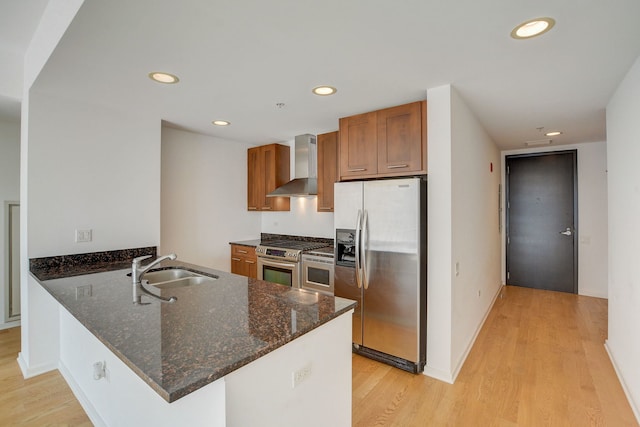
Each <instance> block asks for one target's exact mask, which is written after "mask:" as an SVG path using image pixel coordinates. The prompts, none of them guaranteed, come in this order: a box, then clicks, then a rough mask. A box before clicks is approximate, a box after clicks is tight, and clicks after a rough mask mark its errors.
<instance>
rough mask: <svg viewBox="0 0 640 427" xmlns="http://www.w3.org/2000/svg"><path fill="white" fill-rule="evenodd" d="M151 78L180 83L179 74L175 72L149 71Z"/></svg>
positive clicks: (158, 80) (160, 81)
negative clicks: (176, 74) (174, 73)
mask: <svg viewBox="0 0 640 427" xmlns="http://www.w3.org/2000/svg"><path fill="white" fill-rule="evenodd" d="M149 78H150V79H151V80H153V81H156V82H158V83H166V84H173V83H178V82H179V81H180V79H179V78H178V76H174V75H173V74H169V73H163V72H161V71H154V72H152V73H149Z"/></svg>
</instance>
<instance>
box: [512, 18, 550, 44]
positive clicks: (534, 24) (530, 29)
mask: <svg viewBox="0 0 640 427" xmlns="http://www.w3.org/2000/svg"><path fill="white" fill-rule="evenodd" d="M555 24H556V21H555V19H553V18H536V19H532V20H530V21H527V22H523V23H522V24H520V25H518V26H517V27H515V28H514V29H513V30H512V31H511V37H513V38H514V39H528V38H531V37H535V36H539V35H541V34H544V33H546V32H547V31H549V30H550V29H552V28H553V26H554V25H555Z"/></svg>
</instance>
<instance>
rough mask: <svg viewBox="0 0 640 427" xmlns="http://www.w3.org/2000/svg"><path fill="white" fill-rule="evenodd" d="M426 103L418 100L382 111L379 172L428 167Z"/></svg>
mask: <svg viewBox="0 0 640 427" xmlns="http://www.w3.org/2000/svg"><path fill="white" fill-rule="evenodd" d="M422 104H424V102H414V103H411V104H406V105H400V106H398V107H392V108H386V109H384V110H379V111H378V116H377V127H378V174H379V175H402V174H404V173H407V174H409V173H415V172H421V171H425V170H426V133H425V138H424V141H423V132H422V123H423V120H422V116H423V108H422ZM423 142H424V144H423ZM423 158H424V160H425V164H424V165H423Z"/></svg>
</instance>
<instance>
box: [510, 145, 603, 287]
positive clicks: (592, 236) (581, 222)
mask: <svg viewBox="0 0 640 427" xmlns="http://www.w3.org/2000/svg"><path fill="white" fill-rule="evenodd" d="M564 150H577V157H578V223H577V225H576V229H577V232H578V294H580V295H587V296H593V297H598V298H607V281H608V279H607V253H608V243H607V222H608V220H607V144H606V143H605V142H593V143H585V144H571V145H559V146H555V147H545V148H540V147H537V148H528V149H521V150H508V151H503V152H502V168H503V170H504V162H505V157H506V156H510V155H517V154H526V153H542V152H553V151H564ZM502 183H503V188H505V187H504V185H505V181H504V178H503V181H502ZM504 195H505V192H503V200H504ZM503 205H504V203H503ZM505 214H506V212H503V216H502V221H503V224H504V223H505V222H504V221H505ZM501 245H502V268H501V277H502V283H505V280H506V279H505V271H506V265H505V259H506V247H505V241H504V239H502V243H501Z"/></svg>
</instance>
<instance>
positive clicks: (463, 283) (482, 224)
mask: <svg viewBox="0 0 640 427" xmlns="http://www.w3.org/2000/svg"><path fill="white" fill-rule="evenodd" d="M451 111H452V113H451V117H452V126H451V127H452V132H451V146H452V153H451V164H452V237H451V240H452V244H451V248H452V259H451V262H452V271H453V278H452V290H453V294H452V312H451V316H452V337H451V339H452V341H451V363H452V368H453V377H454V378H455V377H456V376H457V375H458V372H459V371H460V368H461V367H462V364H463V363H464V360H465V359H466V357H467V354H468V353H469V351H470V350H471V346H472V345H473V342H474V341H475V338H476V335H477V334H478V333H479V332H480V327H481V326H482V324H483V323H484V318H485V316H486V315H487V314H488V312H489V309H490V308H491V305H492V304H493V301H494V299H495V297H496V295H497V293H498V291H499V289H500V288H501V282H500V259H501V252H500V240H501V231H500V229H499V222H498V210H499V208H498V195H499V185H500V179H501V172H500V171H501V168H500V167H499V165H500V152H499V150H498V147H497V146H496V145H495V143H494V142H493V140H491V138H490V137H489V135H488V134H487V133H486V131H485V130H484V128H483V127H482V125H481V124H480V122H479V121H478V119H477V118H476V117H475V115H474V114H473V112H472V111H471V110H470V109H469V108H468V107H467V105H466V104H465V103H464V100H463V99H462V98H461V97H460V95H459V94H458V92H457V91H456V90H455V88H454V89H453V91H452V93H451ZM491 165H493V170H491ZM456 265H457V266H458V269H457V273H458V274H456Z"/></svg>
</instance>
